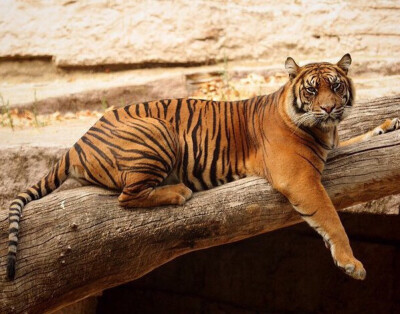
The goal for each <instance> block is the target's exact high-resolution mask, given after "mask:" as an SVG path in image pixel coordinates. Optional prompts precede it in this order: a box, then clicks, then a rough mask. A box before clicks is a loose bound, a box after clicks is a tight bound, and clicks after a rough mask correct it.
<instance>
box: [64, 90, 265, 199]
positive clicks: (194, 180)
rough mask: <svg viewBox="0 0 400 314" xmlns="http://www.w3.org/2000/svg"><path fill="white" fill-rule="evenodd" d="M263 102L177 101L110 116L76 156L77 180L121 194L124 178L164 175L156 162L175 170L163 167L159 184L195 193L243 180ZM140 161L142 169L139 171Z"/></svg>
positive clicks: (135, 107)
mask: <svg viewBox="0 0 400 314" xmlns="http://www.w3.org/2000/svg"><path fill="white" fill-rule="evenodd" d="M261 100H262V98H261V97H258V98H254V99H250V100H245V101H237V102H214V101H206V100H197V99H174V100H161V101H154V102H145V103H140V104H135V105H130V106H126V107H124V108H120V109H116V110H113V111H109V112H107V113H106V114H105V115H104V116H103V117H102V118H101V119H100V120H99V121H98V122H96V123H95V125H94V126H93V127H92V128H91V129H90V130H89V131H88V132H87V133H86V134H85V135H84V136H83V137H82V138H81V139H80V140H79V141H78V142H77V143H76V144H75V146H74V148H73V149H72V150H71V153H70V155H74V156H75V158H74V161H72V162H71V166H72V167H75V168H76V169H79V171H77V170H75V171H74V175H80V176H81V175H82V174H85V173H86V177H85V179H87V180H88V181H89V182H91V183H93V184H99V185H103V186H106V187H108V188H113V189H122V187H123V186H124V182H122V181H121V180H116V179H115V178H117V179H119V178H120V176H121V172H123V171H128V172H131V171H132V172H138V170H140V171H145V169H147V170H148V171H155V172H157V171H160V170H161V169H160V167H162V166H163V165H161V164H158V163H157V160H155V159H157V158H161V159H162V160H167V161H168V163H169V166H171V167H172V168H171V169H170V168H169V167H164V168H163V169H162V172H163V174H164V175H163V177H162V178H160V179H162V181H163V180H164V179H165V174H166V175H167V176H174V177H177V178H178V179H179V181H181V182H183V183H184V184H185V185H187V186H188V187H189V188H190V189H192V190H193V191H200V190H205V189H209V188H212V187H215V186H218V185H221V184H224V183H226V182H230V181H233V180H236V179H238V178H241V177H244V176H246V175H248V174H249V173H248V168H249V167H248V163H249V160H250V156H251V155H252V154H254V153H255V147H253V144H254V142H255V141H254V140H249V138H251V136H252V135H251V132H250V131H249V125H250V124H253V125H256V124H257V121H256V120H255V119H254V118H253V117H254V110H256V108H257V103H258V102H260V101H261ZM249 117H251V119H249ZM253 133H255V132H253ZM253 137H254V135H253ZM135 149H138V150H139V151H138V152H134V151H133V150H135ZM166 150H168V151H166ZM83 152H85V156H82V154H83ZM144 153H145V154H144ZM149 154H152V155H151V156H152V158H149V156H150V155H149ZM172 155H174V156H172ZM171 158H173V159H174V160H173V161H172V159H171ZM139 159H141V161H140V167H142V168H143V169H138V167H137V165H134V164H136V163H137V162H138V161H139ZM134 161H135V162H134ZM170 163H172V164H171V165H170ZM83 165H84V167H82V166H83ZM85 168H86V169H85ZM88 173H90V175H88ZM149 180H150V179H149ZM151 180H153V178H152V179H151ZM117 181H118V182H117ZM162 181H161V182H157V183H158V184H161V183H162ZM149 184H151V183H150V182H149Z"/></svg>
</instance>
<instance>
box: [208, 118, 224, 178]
mask: <svg viewBox="0 0 400 314" xmlns="http://www.w3.org/2000/svg"><path fill="white" fill-rule="evenodd" d="M220 147H221V126H220V127H219V128H218V132H217V138H216V140H215V149H214V152H213V159H212V161H211V167H210V179H211V182H212V185H213V186H217V185H218V181H217V163H218V160H219V152H220Z"/></svg>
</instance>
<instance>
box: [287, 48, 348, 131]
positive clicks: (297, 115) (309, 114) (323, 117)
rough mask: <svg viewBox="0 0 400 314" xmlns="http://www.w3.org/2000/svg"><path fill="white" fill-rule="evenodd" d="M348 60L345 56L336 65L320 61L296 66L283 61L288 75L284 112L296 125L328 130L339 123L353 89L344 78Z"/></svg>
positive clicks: (344, 113) (290, 61) (288, 61)
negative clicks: (287, 91) (285, 109)
mask: <svg viewBox="0 0 400 314" xmlns="http://www.w3.org/2000/svg"><path fill="white" fill-rule="evenodd" d="M350 64H351V57H350V55H349V54H345V55H344V56H343V57H342V59H340V61H339V62H338V63H336V64H332V63H328V62H321V63H311V64H307V65H305V66H302V67H300V66H298V65H297V64H296V62H295V61H294V60H293V59H292V58H290V57H289V58H287V59H286V62H285V67H286V70H287V71H288V73H289V78H290V81H289V83H288V84H289V87H290V90H289V93H288V98H287V104H286V106H287V112H288V114H289V117H290V118H291V119H292V121H293V122H294V123H295V124H296V125H297V126H302V127H308V128H310V127H318V128H320V129H323V130H327V129H331V128H332V127H335V126H336V125H338V124H339V122H340V121H342V120H343V119H344V118H345V117H346V115H347V114H348V113H349V111H350V108H351V107H352V105H353V99H354V95H355V92H354V87H353V83H352V81H351V79H350V78H349V77H348V76H347V73H348V70H349V67H350Z"/></svg>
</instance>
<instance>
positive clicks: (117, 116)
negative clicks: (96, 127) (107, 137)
mask: <svg viewBox="0 0 400 314" xmlns="http://www.w3.org/2000/svg"><path fill="white" fill-rule="evenodd" d="M113 114H114V116H115V119H116V120H117V121H118V122H120V121H119V114H118V109H115V110H113Z"/></svg>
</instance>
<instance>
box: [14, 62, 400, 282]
mask: <svg viewBox="0 0 400 314" xmlns="http://www.w3.org/2000/svg"><path fill="white" fill-rule="evenodd" d="M350 63H351V58H350V55H348V54H347V55H345V56H344V57H343V58H342V59H341V60H340V61H339V62H338V63H337V64H330V63H314V64H309V65H306V66H304V67H299V66H298V65H297V64H296V63H295V62H294V60H293V59H291V58H288V59H287V61H286V69H287V70H288V73H289V77H290V79H289V81H288V82H287V83H286V84H285V85H284V86H283V87H281V88H280V89H279V90H278V91H276V92H275V93H273V94H270V95H266V96H259V97H255V98H252V99H247V100H243V101H235V102H215V101H207V100H197V99H173V100H160V101H152V102H145V103H140V104H134V105H130V106H127V107H124V108H120V109H116V110H113V111H110V112H107V113H105V114H104V116H103V117H102V118H101V119H100V120H99V121H97V122H96V123H95V124H94V125H93V127H91V128H90V130H89V131H88V132H87V133H86V134H85V135H84V136H83V137H82V138H81V139H79V140H78V142H77V143H76V144H75V145H74V146H73V147H72V148H71V149H70V150H69V151H68V152H67V153H66V154H65V155H64V156H63V157H62V158H61V159H60V161H59V162H58V163H56V165H55V166H54V167H53V168H52V169H51V170H50V172H49V174H48V175H47V176H45V177H44V178H42V179H41V180H40V181H39V182H38V183H37V184H36V185H34V186H32V187H30V188H28V189H27V190H26V191H25V192H23V193H20V194H18V196H17V197H16V198H15V199H14V200H13V201H12V202H11V205H10V218H9V220H10V229H9V251H8V252H9V253H8V254H9V255H8V266H7V274H8V277H9V278H10V279H13V278H14V276H15V262H16V252H17V244H18V232H19V221H20V217H21V212H22V209H23V207H24V206H25V205H26V204H27V203H28V202H30V201H32V200H36V199H39V198H41V197H43V196H45V195H46V194H48V193H51V192H52V191H54V190H55V189H57V188H58V187H59V186H60V185H61V184H62V183H63V182H64V181H65V180H66V179H67V178H68V177H73V178H77V179H79V180H80V181H86V182H88V183H90V184H95V185H99V186H103V187H106V188H109V189H114V190H118V191H120V192H121V194H120V196H119V198H118V200H119V202H120V204H121V205H122V206H125V207H151V206H159V205H168V204H183V203H184V202H185V201H187V200H188V199H189V198H190V197H191V195H192V191H200V190H206V189H210V188H212V187H215V186H218V185H221V184H224V183H227V182H229V181H233V180H236V179H239V178H243V177H246V176H261V177H264V178H265V179H267V180H268V181H269V182H270V183H271V184H272V185H273V186H274V187H275V188H276V189H277V190H278V191H280V192H281V193H283V194H284V195H285V196H286V197H287V198H288V200H289V201H290V202H291V204H293V207H294V208H295V210H297V211H298V212H299V213H300V215H302V217H303V218H304V219H305V220H306V221H307V222H308V223H309V224H310V225H311V226H312V227H313V228H314V229H315V230H316V231H317V232H318V233H319V234H321V236H322V237H323V239H324V241H325V242H326V244H327V246H329V247H330V249H331V253H332V256H333V259H334V261H335V263H336V264H337V265H338V266H339V267H341V268H342V269H344V271H345V272H346V273H347V274H349V275H351V276H352V277H354V278H357V279H363V278H364V277H365V274H366V273H365V270H364V268H363V266H362V264H361V263H360V262H359V261H358V260H356V259H355V258H354V256H353V253H352V251H351V248H350V244H349V240H348V238H347V235H346V233H345V231H344V229H343V226H342V224H341V222H340V220H339V217H338V215H337V213H336V211H335V208H334V207H333V205H332V202H331V200H330V199H329V197H328V195H327V193H326V191H325V189H324V187H323V186H322V184H321V173H322V171H323V169H324V165H325V161H326V157H327V154H328V152H329V150H331V149H333V148H334V147H336V146H337V145H338V144H339V140H338V135H337V129H336V127H337V125H338V123H339V122H340V121H341V120H342V119H343V118H344V117H345V116H346V114H347V112H348V110H349V109H350V108H351V106H352V104H353V99H354V88H353V85H352V82H351V80H350V78H349V77H348V76H347V70H348V67H349V66H350ZM391 123H392V124H393V125H391V126H385V128H384V131H390V128H391V129H395V128H398V127H399V125H398V124H399V123H398V120H397V122H396V121H394V122H393V121H391ZM396 123H397V124H396ZM381 127H382V126H381ZM370 135H371V134H370ZM370 135H369V136H370ZM366 137H368V136H366ZM363 139H365V138H364V137H363V138H357V139H356V140H355V141H359V140H363ZM348 143H351V142H348ZM345 144H346V143H345Z"/></svg>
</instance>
